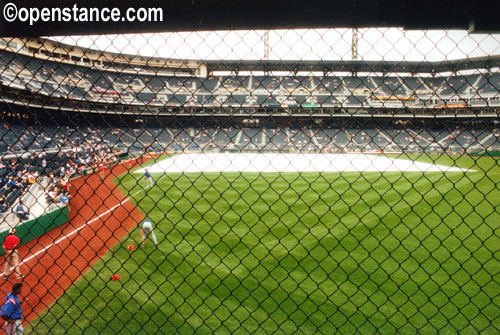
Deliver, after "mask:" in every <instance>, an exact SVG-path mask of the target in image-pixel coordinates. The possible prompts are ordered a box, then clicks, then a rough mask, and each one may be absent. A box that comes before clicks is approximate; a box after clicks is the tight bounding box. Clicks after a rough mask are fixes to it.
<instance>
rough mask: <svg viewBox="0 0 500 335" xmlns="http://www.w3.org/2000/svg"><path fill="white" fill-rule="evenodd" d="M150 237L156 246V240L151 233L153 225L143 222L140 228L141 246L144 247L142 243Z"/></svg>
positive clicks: (152, 232) (149, 222)
mask: <svg viewBox="0 0 500 335" xmlns="http://www.w3.org/2000/svg"><path fill="white" fill-rule="evenodd" d="M149 235H151V238H152V239H153V242H154V244H155V245H156V246H158V240H157V239H156V235H155V232H154V231H153V223H152V222H151V221H150V220H144V222H143V223H142V227H141V246H144V242H145V241H146V239H147V238H148V236H149Z"/></svg>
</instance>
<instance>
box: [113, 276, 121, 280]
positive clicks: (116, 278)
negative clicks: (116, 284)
mask: <svg viewBox="0 0 500 335" xmlns="http://www.w3.org/2000/svg"><path fill="white" fill-rule="evenodd" d="M111 280H120V275H112V276H111Z"/></svg>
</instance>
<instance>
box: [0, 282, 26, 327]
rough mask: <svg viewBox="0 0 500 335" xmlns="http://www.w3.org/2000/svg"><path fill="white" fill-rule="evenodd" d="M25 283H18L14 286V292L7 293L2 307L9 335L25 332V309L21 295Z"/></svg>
mask: <svg viewBox="0 0 500 335" xmlns="http://www.w3.org/2000/svg"><path fill="white" fill-rule="evenodd" d="M22 287H23V284H22V283H17V284H14V285H13V286H12V292H10V293H9V294H7V296H6V297H5V301H4V302H3V304H2V307H1V308H0V316H1V317H2V319H4V320H5V325H6V326H7V335H22V334H23V325H22V321H21V320H22V319H23V311H22V309H21V302H20V301H19V297H18V296H19V295H21V291H22Z"/></svg>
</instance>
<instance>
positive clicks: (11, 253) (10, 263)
mask: <svg viewBox="0 0 500 335" xmlns="http://www.w3.org/2000/svg"><path fill="white" fill-rule="evenodd" d="M18 245H19V237H17V236H16V228H12V229H11V230H10V232H9V235H7V236H6V237H5V240H4V242H3V250H4V251H5V268H4V271H3V279H5V280H7V279H8V278H9V274H10V271H11V269H12V268H14V272H15V273H16V279H22V278H24V276H23V275H22V274H21V272H20V271H19V255H18V253H17V246H18Z"/></svg>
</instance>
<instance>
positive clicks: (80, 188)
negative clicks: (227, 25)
mask: <svg viewBox="0 0 500 335" xmlns="http://www.w3.org/2000/svg"><path fill="white" fill-rule="evenodd" d="M0 49H1V50H0V80H1V85H0V89H1V97H2V98H1V101H0V104H1V109H0V113H1V116H2V117H1V125H0V128H1V129H0V138H1V142H0V143H1V144H0V156H1V162H0V183H1V184H0V192H1V195H0V209H1V214H0V220H1V221H0V224H1V229H0V234H1V235H2V237H3V239H4V241H6V242H5V243H4V258H5V267H4V274H3V276H4V279H5V280H4V283H3V284H2V285H1V287H2V297H5V296H6V295H7V294H8V293H9V292H10V291H11V290H12V285H13V284H15V283H23V290H22V293H20V294H19V295H18V296H19V298H20V300H21V306H22V320H23V321H22V325H23V326H24V329H25V332H27V333H32V334H194V333H195V334H270V333H273V334H275V333H276V334H296V333H297V334H334V333H341V334H354V333H360V334H374V333H381V334H498V332H499V331H500V322H499V319H500V318H499V316H500V315H499V305H500V297H499V295H498V292H500V290H499V282H500V280H499V279H500V277H499V276H500V274H499V269H500V265H499V247H498V246H499V245H500V241H499V230H498V229H499V222H500V215H499V210H498V208H499V200H498V199H499V198H500V192H499V181H500V179H499V178H500V164H499V157H500V142H499V139H500V131H499V114H498V110H499V107H500V94H499V88H500V73H499V71H498V68H499V63H500V38H499V35H496V34H468V33H466V32H462V31H404V30H401V29H392V28H391V29H389V28H388V29H314V30H313V29H310V30H274V31H219V32H186V33H170V34H143V35H103V36H76V37H50V38H37V39H32V38H9V39H8V38H3V39H0ZM12 228H16V230H15V232H12V230H11V229H12ZM10 232H11V233H10ZM8 236H10V237H8ZM12 236H16V237H17V238H18V239H19V245H18V246H17V247H16V243H14V242H15V241H14V242H12ZM17 254H18V256H19V259H18V260H17V259H16V256H17ZM6 302H8V299H6ZM2 313H4V309H3V308H2ZM12 324H13V323H12V322H11V323H9V322H7V323H6V325H5V327H8V326H9V325H12Z"/></svg>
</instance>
